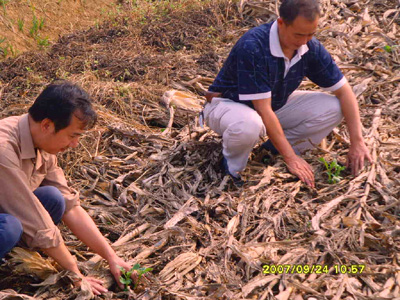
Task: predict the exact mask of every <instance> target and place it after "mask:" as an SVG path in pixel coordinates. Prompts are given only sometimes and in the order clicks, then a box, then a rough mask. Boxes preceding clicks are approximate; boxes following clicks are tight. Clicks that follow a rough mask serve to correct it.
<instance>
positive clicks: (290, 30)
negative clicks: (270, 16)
mask: <svg viewBox="0 0 400 300" xmlns="http://www.w3.org/2000/svg"><path fill="white" fill-rule="evenodd" d="M279 15H280V17H279V19H278V26H279V38H280V40H281V43H282V44H283V45H282V46H283V48H286V49H288V50H291V51H294V50H297V49H298V48H300V47H301V46H302V45H304V44H306V43H307V42H308V41H310V40H311V39H312V37H313V35H314V33H315V31H316V29H317V26H318V20H319V17H320V15H321V11H320V8H319V1H318V0H283V1H282V4H281V6H280V7H279Z"/></svg>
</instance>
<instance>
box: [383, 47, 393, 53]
mask: <svg viewBox="0 0 400 300" xmlns="http://www.w3.org/2000/svg"><path fill="white" fill-rule="evenodd" d="M383 50H385V51H386V52H388V53H392V47H390V46H389V45H386V46H385V47H383Z"/></svg>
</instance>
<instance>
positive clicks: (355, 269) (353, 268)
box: [263, 264, 365, 274]
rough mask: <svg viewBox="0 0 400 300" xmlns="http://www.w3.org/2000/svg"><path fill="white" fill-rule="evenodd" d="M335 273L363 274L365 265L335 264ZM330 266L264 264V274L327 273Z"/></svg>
mask: <svg viewBox="0 0 400 300" xmlns="http://www.w3.org/2000/svg"><path fill="white" fill-rule="evenodd" d="M332 267H333V273H337V274H361V273H362V272H363V271H364V270H365V265H349V266H346V265H333V266H332ZM329 271H330V268H329V266H328V265H315V264H313V265H300V264H299V265H296V264H295V265H292V264H286V265H263V273H264V274H284V273H285V274H312V273H315V274H327V273H329Z"/></svg>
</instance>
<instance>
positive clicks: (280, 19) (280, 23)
mask: <svg viewBox="0 0 400 300" xmlns="http://www.w3.org/2000/svg"><path fill="white" fill-rule="evenodd" d="M276 21H277V22H278V25H279V26H282V25H283V19H282V18H281V17H279V18H278V19H277V20H276Z"/></svg>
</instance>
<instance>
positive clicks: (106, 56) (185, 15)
mask: <svg viewBox="0 0 400 300" xmlns="http://www.w3.org/2000/svg"><path fill="white" fill-rule="evenodd" d="M59 2H60V3H61V5H63V4H62V3H64V1H59ZM321 2H322V7H323V11H324V12H325V14H324V16H323V18H322V19H321V25H320V27H319V31H318V33H317V37H318V38H319V39H320V40H321V41H322V42H323V43H324V45H325V46H326V47H327V49H329V51H330V52H331V53H332V56H333V57H334V58H335V60H336V62H337V63H338V65H339V66H340V67H341V68H342V70H343V72H344V73H345V75H346V77H347V79H348V81H349V82H350V83H351V85H352V86H353V87H354V91H355V93H356V95H357V97H358V100H359V104H360V108H361V115H362V122H363V125H364V128H363V131H364V134H365V137H366V141H367V143H368V145H369V147H370V149H371V152H372V155H373V163H372V165H369V166H368V167H367V168H365V169H364V170H363V171H362V172H361V173H360V174H359V175H358V176H357V177H356V178H354V177H352V176H351V175H350V174H349V172H348V171H345V172H344V174H343V179H342V180H341V181H340V182H339V183H337V184H328V183H327V174H326V172H324V166H323V165H322V163H321V162H320V161H319V158H320V157H324V158H325V159H326V160H328V161H331V160H333V159H337V161H338V162H339V163H341V164H344V162H345V159H346V153H347V151H348V148H349V136H348V132H347V131H346V129H345V126H344V125H343V124H342V125H340V126H339V127H338V128H337V129H335V131H334V132H333V133H332V134H331V135H329V136H328V139H327V145H326V146H324V147H318V148H316V149H315V150H313V151H311V152H309V153H307V154H305V156H304V157H305V159H306V160H307V161H308V162H309V163H310V164H311V165H312V167H313V168H314V170H315V174H316V189H310V188H308V187H306V186H305V185H303V184H301V183H300V182H299V181H298V180H297V179H296V178H295V177H294V176H293V175H291V174H290V173H289V172H288V170H287V169H286V167H285V165H284V163H283V161H282V159H281V158H280V157H279V156H277V157H272V158H270V159H268V160H267V161H265V159H263V156H264V155H265V154H266V153H264V152H263V151H262V150H261V149H260V148H259V147H256V148H255V150H254V153H253V154H252V156H251V159H250V161H249V165H248V168H247V169H246V170H245V171H244V174H243V176H244V178H245V179H246V181H247V183H246V185H245V186H244V187H243V188H240V189H237V188H235V187H234V186H232V184H231V182H230V181H229V180H228V178H226V177H225V178H224V177H223V176H222V174H221V170H220V168H219V161H220V160H221V157H222V154H221V145H220V138H219V137H218V136H216V135H215V134H213V133H212V132H210V131H209V130H207V129H206V128H205V129H203V128H201V127H199V126H198V124H197V114H198V111H199V109H200V108H199V107H200V105H201V103H202V101H204V100H203V98H202V95H203V92H204V91H205V90H206V89H207V87H208V85H209V84H210V82H211V81H212V79H213V78H214V77H215V75H216V74H217V72H218V70H219V69H220V68H221V66H222V63H223V61H224V59H225V58H226V56H227V54H228V53H229V51H230V49H231V47H232V46H233V44H234V43H235V41H236V40H237V39H238V38H239V37H240V36H241V35H242V34H243V33H244V32H245V31H246V30H248V29H249V28H251V27H253V26H255V25H257V24H261V23H263V22H267V21H269V20H273V19H274V18H275V17H276V15H275V13H276V3H277V2H276V1H245V0H244V1H240V2H232V1H227V0H219V1H188V0H179V1H154V2H150V1H149V2H147V1H119V2H118V4H119V5H118V6H117V5H114V4H109V5H110V7H111V6H112V7H118V10H116V13H115V14H111V15H108V16H107V17H108V18H107V20H106V21H104V22H97V23H96V24H94V25H93V26H92V27H90V28H86V29H82V30H80V31H79V30H77V31H74V32H66V31H65V30H66V29H67V28H68V26H66V27H64V26H61V25H60V28H61V29H60V31H59V33H57V34H60V33H61V32H62V35H61V37H60V38H59V39H58V40H56V39H54V40H53V39H49V40H50V42H51V43H50V44H49V46H46V47H44V49H39V50H38V51H29V52H24V53H22V54H20V55H17V56H15V57H13V56H12V55H8V58H6V59H4V60H3V61H1V62H0V68H1V70H2V71H1V73H0V84H1V85H0V97H1V100H2V101H1V102H0V117H1V118H3V117H7V116H11V115H19V114H22V113H24V112H26V110H27V108H28V107H29V105H30V104H31V103H32V101H33V100H34V99H35V97H36V96H37V95H38V93H39V92H40V91H41V90H42V89H43V87H44V85H46V84H47V83H49V82H51V81H52V80H54V79H55V78H61V79H68V80H71V81H73V82H76V83H79V84H80V85H82V86H83V87H84V88H85V89H86V90H88V91H89V93H90V94H91V95H92V96H93V98H94V100H95V107H96V109H97V111H98V113H99V116H100V118H99V123H98V125H97V126H96V128H95V129H93V130H91V131H90V132H88V133H87V135H86V136H85V137H84V138H83V139H82V141H81V145H80V147H79V148H78V149H77V150H73V151H72V150H71V151H68V152H66V153H63V154H62V155H60V157H59V160H60V163H61V165H62V167H63V168H64V170H65V172H66V174H67V177H68V179H69V181H70V183H71V184H72V185H73V186H74V188H76V189H79V190H80V191H81V195H82V197H81V205H82V206H83V207H84V208H85V209H87V211H88V212H89V213H90V215H91V216H92V217H93V218H94V220H95V222H96V224H97V225H98V227H99V228H100V230H101V231H102V233H103V234H104V235H105V236H106V237H107V238H108V239H109V241H110V243H112V244H113V247H114V248H115V250H116V251H117V253H118V254H120V255H121V256H122V257H124V258H125V259H126V260H129V261H130V262H132V263H136V262H139V263H140V264H141V265H143V266H146V267H152V268H153V269H154V270H153V271H152V276H151V278H150V279H151V284H149V285H142V286H139V288H138V289H136V290H135V291H134V292H133V291H131V292H124V291H120V290H119V289H118V288H117V287H116V285H115V283H113V280H112V278H111V276H110V274H109V273H108V271H107V268H106V267H107V266H106V264H105V262H104V261H102V260H100V259H99V258H98V257H96V256H95V255H94V254H93V253H91V252H90V251H89V250H88V249H87V247H85V246H84V245H83V244H82V243H80V242H79V241H78V240H77V239H76V238H75V237H74V236H72V235H71V234H70V233H69V231H68V230H67V229H66V228H64V227H62V233H63V236H64V239H65V241H66V244H67V246H68V248H69V249H70V251H71V252H72V253H73V255H75V256H76V258H77V260H78V261H79V266H80V268H81V269H82V270H83V271H85V272H87V273H89V274H91V275H94V276H100V277H101V278H103V279H104V280H105V282H106V286H107V287H108V289H109V290H110V292H109V293H108V294H106V295H104V296H102V298H104V299H235V300H236V299H280V300H282V299H295V300H300V299H333V300H338V299H348V300H350V299H357V300H358V299H371V300H372V299H396V297H397V299H399V298H398V297H400V283H399V282H400V268H399V263H400V257H399V250H400V249H399V248H400V244H399V242H400V238H399V236H400V222H399V220H400V210H399V198H400V184H399V183H400V176H399V173H400V162H399V157H400V150H399V143H400V137H399V133H400V131H399V126H398V124H399V121H400V101H399V100H400V86H399V81H400V76H399V75H400V59H399V56H400V50H399V45H398V41H399V40H400V39H399V37H400V33H399V29H400V28H399V25H400V21H399V14H400V8H399V3H398V1H395V0H388V1H378V0H376V1H367V0H361V1H350V0H347V1H335V0H332V1H328V0H322V1H321ZM0 3H5V7H6V8H7V7H9V6H8V5H12V2H11V1H4V0H3V1H1V2H0ZM32 3H33V2H32ZM77 3H79V2H77ZM81 3H84V4H85V5H91V4H90V3H92V2H91V1H83V2H81ZM48 5H50V6H51V5H54V4H51V3H50V2H49V4H48ZM99 7H100V5H99ZM37 11H39V10H37ZM110 11H111V10H110ZM8 16H9V18H11V17H10V16H11V12H9V13H8ZM19 18H20V17H19ZM38 18H39V20H40V17H38ZM12 19H13V20H14V19H18V17H14V18H12ZM25 22H26V23H28V21H25ZM13 24H14V23H13ZM15 26H16V25H13V28H14V30H17V29H15V28H18V27H15ZM82 26H84V24H83V23H82ZM82 28H83V27H82ZM31 38H32V37H31ZM10 39H11V38H10ZM36 42H37V41H36ZM15 44H16V45H17V43H15ZM18 45H19V44H18ZM32 45H33V46H34V47H36V44H35V43H33V44H32ZM33 46H32V47H33ZM18 47H20V49H21V51H22V50H24V47H27V48H29V45H28V44H27V45H25V46H24V45H23V43H21V45H20V46H18ZM42 48H43V47H42ZM301 88H302V89H317V87H316V86H315V85H314V84H313V83H312V82H310V81H304V82H303V84H302V86H301ZM172 89H176V90H180V91H184V92H186V93H190V94H191V95H193V101H192V102H190V103H186V104H185V103H184V102H178V101H176V99H173V101H172V102H168V101H164V100H165V99H167V100H168V98H166V97H164V98H163V95H164V94H165V92H167V91H169V90H172ZM163 99H164V100H163ZM169 99H170V98H169ZM165 102H167V103H169V104H167V105H165ZM22 255H23V254H22V253H15V254H14V255H13V258H11V257H8V258H7V261H6V263H5V264H3V265H1V266H0V299H1V300H3V299H32V298H36V299H88V298H90V297H91V295H90V293H89V292H88V291H86V290H84V289H83V290H77V289H73V287H72V285H71V281H70V279H69V277H68V276H69V274H67V273H65V272H56V271H55V269H54V267H53V264H52V262H51V261H50V260H49V259H47V258H39V257H37V256H33V257H32V258H30V259H29V261H28V259H27V258H25V262H24V263H22V264H21V263H20V261H21V260H23V257H22ZM265 264H267V265H308V266H312V265H322V266H324V267H325V266H326V269H324V272H321V274H316V270H315V269H314V270H313V271H312V272H311V270H308V272H307V269H304V268H303V273H306V274H296V273H297V272H294V274H263V272H262V266H263V265H265ZM352 265H353V266H355V267H353V269H352V268H350V269H343V270H341V269H340V266H347V267H350V266H352ZM35 266H36V267H37V266H39V269H40V271H39V270H38V269H37V268H36V269H35ZM338 266H339V269H337V268H338ZM361 266H365V268H364V267H361ZM22 268H25V270H24V271H22V272H21V269H22ZM361 269H363V270H362V271H363V273H362V274H360V271H361ZM295 271H296V270H295ZM299 271H301V270H299ZM304 271H305V272H304ZM325 271H326V272H325ZM289 273H290V272H289ZM350 273H354V274H350ZM49 274H50V275H49ZM46 277H47V280H46V281H44V282H43V279H45V278H46ZM41 282H42V283H41ZM35 284H39V285H35Z"/></svg>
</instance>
